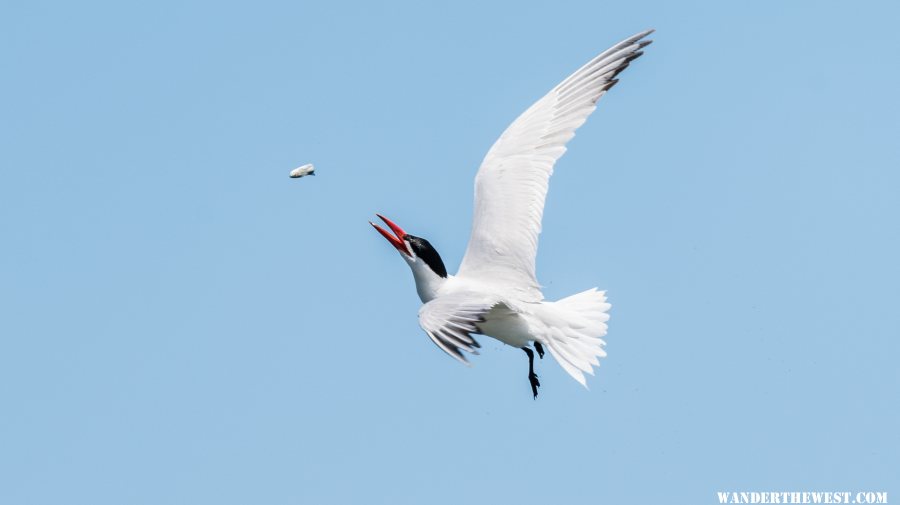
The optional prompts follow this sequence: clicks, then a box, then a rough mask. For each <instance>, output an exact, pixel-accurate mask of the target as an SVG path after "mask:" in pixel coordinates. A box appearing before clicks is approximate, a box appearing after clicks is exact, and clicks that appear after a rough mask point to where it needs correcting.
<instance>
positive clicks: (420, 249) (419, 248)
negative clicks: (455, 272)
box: [403, 235, 447, 278]
mask: <svg viewBox="0 0 900 505" xmlns="http://www.w3.org/2000/svg"><path fill="white" fill-rule="evenodd" d="M403 239H404V240H406V241H407V242H409V247H411V248H412V250H413V252H414V253H416V257H418V258H420V259H421V260H422V261H424V262H425V264H426V265H428V266H429V267H431V270H433V271H434V273H436V274H438V275H439V276H441V277H444V278H446V277H447V268H446V267H445V266H444V262H443V260H441V255H440V254H438V252H437V251H436V250H435V249H434V247H432V246H431V244H430V243H429V242H428V241H427V240H425V239H424V238H419V237H416V236H414V235H406V236H405V237H403Z"/></svg>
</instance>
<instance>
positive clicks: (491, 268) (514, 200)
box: [458, 30, 653, 300]
mask: <svg viewBox="0 0 900 505" xmlns="http://www.w3.org/2000/svg"><path fill="white" fill-rule="evenodd" d="M652 32H653V30H647V31H645V32H641V33H638V34H636V35H634V36H632V37H629V38H627V39H625V40H623V41H622V42H619V43H618V44H616V45H614V46H613V47H611V48H609V49H607V50H606V51H604V52H603V53H602V54H600V55H599V56H597V57H596V58H594V59H593V60H591V61H590V62H588V63H587V64H586V65H585V66H583V67H581V68H580V69H578V71H576V72H575V73H574V74H572V75H570V76H569V77H568V78H566V80H564V81H563V82H561V83H560V84H559V85H557V86H556V87H555V88H553V89H552V90H551V91H550V93H548V94H547V95H546V96H544V97H543V98H541V99H540V100H538V101H537V102H536V103H535V104H534V105H532V106H531V107H530V108H529V109H528V110H526V111H525V112H524V113H523V114H522V115H521V116H519V117H518V119H516V120H515V121H513V123H512V124H511V125H510V126H509V127H508V128H507V129H506V131H504V132H503V134H502V135H501V136H500V138H499V139H498V140H497V142H495V143H494V145H493V147H491V150H490V151H488V153H487V155H486V156H485V158H484V161H483V162H482V163H481V168H480V169H479V170H478V175H476V176H475V211H474V217H473V222H472V236H471V237H470V238H469V247H468V249H466V255H465V257H464V258H463V261H462V264H461V265H460V268H459V274H458V275H459V276H460V277H463V276H465V277H470V278H481V279H489V280H490V281H491V282H492V283H494V284H497V285H501V286H504V287H506V288H508V289H510V290H514V291H517V295H518V296H521V297H522V298H523V299H526V300H540V299H541V298H542V295H541V292H540V286H539V285H538V283H537V279H536V278H535V274H534V259H535V255H536V254H537V244H538V234H539V233H540V232H541V217H542V215H543V213H544V199H545V197H546V195H547V184H548V181H549V179H550V174H552V173H553V164H554V163H556V160H557V159H559V157H560V156H562V155H563V153H565V152H566V147H565V145H566V143H567V142H568V141H569V140H570V139H571V138H572V137H574V136H575V130H576V129H577V128H578V127H579V126H581V125H582V124H583V123H584V122H585V120H587V117H588V116H589V115H590V114H591V112H593V111H594V109H595V108H596V103H597V100H599V99H600V97H601V96H603V94H604V93H606V91H607V90H609V89H610V88H611V87H613V85H615V84H616V82H618V80H617V79H616V76H617V75H618V74H619V72H621V71H622V70H625V68H626V67H628V64H629V63H630V62H631V61H632V60H634V59H635V58H637V57H639V56H640V55H641V54H643V52H642V51H641V48H643V47H645V46H646V45H648V44H650V42H651V41H649V40H647V41H641V39H642V38H644V37H646V36H647V35H649V34H650V33H652Z"/></svg>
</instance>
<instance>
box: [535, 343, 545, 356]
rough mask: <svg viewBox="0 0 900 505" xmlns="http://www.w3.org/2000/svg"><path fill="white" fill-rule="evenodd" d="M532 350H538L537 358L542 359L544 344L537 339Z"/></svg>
mask: <svg viewBox="0 0 900 505" xmlns="http://www.w3.org/2000/svg"><path fill="white" fill-rule="evenodd" d="M534 350H535V351H537V352H538V358H541V359H544V346H542V345H541V343H540V342H538V341H537V340H535V341H534Z"/></svg>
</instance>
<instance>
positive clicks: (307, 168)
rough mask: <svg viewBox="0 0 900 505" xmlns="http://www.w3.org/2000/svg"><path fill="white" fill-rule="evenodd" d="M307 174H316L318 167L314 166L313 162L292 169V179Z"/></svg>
mask: <svg viewBox="0 0 900 505" xmlns="http://www.w3.org/2000/svg"><path fill="white" fill-rule="evenodd" d="M307 175H316V168H315V167H313V165H312V163H307V164H306V165H303V166H302V167H297V168H295V169H293V170H291V179H297V178H299V177H304V176H307Z"/></svg>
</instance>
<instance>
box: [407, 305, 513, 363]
mask: <svg viewBox="0 0 900 505" xmlns="http://www.w3.org/2000/svg"><path fill="white" fill-rule="evenodd" d="M497 302H498V300H495V299H493V298H491V297H487V296H485V295H483V294H479V293H455V294H452V295H446V296H439V297H437V298H435V299H434V300H431V301H430V302H428V303H426V304H425V305H422V307H421V308H420V309H419V326H421V327H422V329H423V330H425V333H427V334H428V337H429V338H431V341H432V342H434V343H435V344H436V345H437V346H438V347H440V348H441V349H443V350H444V352H446V353H447V354H449V355H450V356H453V357H454V358H456V359H457V360H458V361H459V362H461V363H464V364H469V362H468V360H466V358H465V356H464V355H463V353H462V352H460V351H466V352H468V353H471V354H478V351H477V350H475V349H476V348H478V347H481V344H479V343H478V342H477V341H476V340H475V339H474V338H472V333H478V327H477V326H476V325H477V324H478V323H480V322H483V321H484V315H485V314H486V313H487V312H488V311H489V310H491V307H493V306H494V305H495V304H496V303H497Z"/></svg>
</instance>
